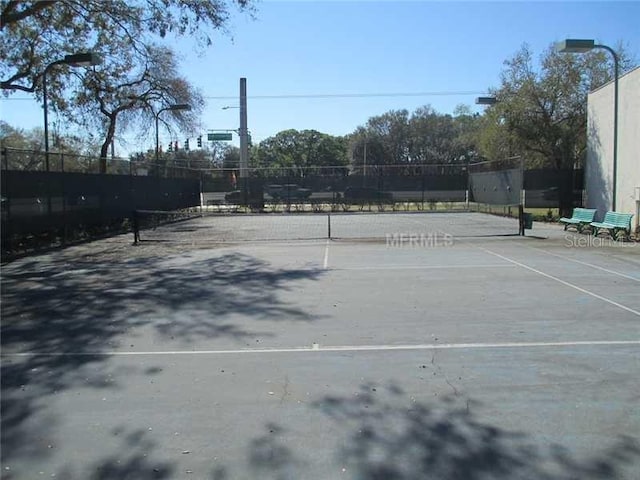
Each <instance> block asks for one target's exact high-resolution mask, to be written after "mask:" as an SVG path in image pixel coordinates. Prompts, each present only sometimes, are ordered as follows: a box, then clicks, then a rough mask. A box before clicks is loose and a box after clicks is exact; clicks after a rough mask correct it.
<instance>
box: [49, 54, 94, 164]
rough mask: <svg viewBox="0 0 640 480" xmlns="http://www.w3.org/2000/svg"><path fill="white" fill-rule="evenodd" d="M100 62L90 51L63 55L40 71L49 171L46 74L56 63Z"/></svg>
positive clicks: (79, 64) (88, 63)
mask: <svg viewBox="0 0 640 480" xmlns="http://www.w3.org/2000/svg"><path fill="white" fill-rule="evenodd" d="M100 63H102V58H101V57H100V56H99V55H97V54H95V53H92V52H83V53H74V54H72V55H65V57H64V58H63V59H61V60H56V61H55V62H52V63H50V64H49V65H47V66H46V67H45V69H44V72H42V104H43V108H44V158H45V169H46V171H47V172H48V171H49V104H48V99H47V74H48V73H49V70H51V69H52V68H53V67H55V66H56V65H71V66H72V67H88V66H91V65H98V64H100Z"/></svg>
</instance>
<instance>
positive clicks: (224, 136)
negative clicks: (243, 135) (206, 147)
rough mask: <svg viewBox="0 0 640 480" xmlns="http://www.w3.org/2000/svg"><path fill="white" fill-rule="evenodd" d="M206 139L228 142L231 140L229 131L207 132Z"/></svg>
mask: <svg viewBox="0 0 640 480" xmlns="http://www.w3.org/2000/svg"><path fill="white" fill-rule="evenodd" d="M207 140H209V141H210V142H228V141H230V140H233V135H232V134H231V133H208V134H207Z"/></svg>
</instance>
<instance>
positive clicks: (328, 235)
mask: <svg viewBox="0 0 640 480" xmlns="http://www.w3.org/2000/svg"><path fill="white" fill-rule="evenodd" d="M327 238H328V239H329V240H331V214H330V213H327Z"/></svg>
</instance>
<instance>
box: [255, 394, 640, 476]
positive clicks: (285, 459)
mask: <svg viewBox="0 0 640 480" xmlns="http://www.w3.org/2000/svg"><path fill="white" fill-rule="evenodd" d="M481 407H482V405H481V404H480V403H479V402H476V401H473V400H471V399H468V398H467V399H465V398H463V397H460V396H447V397H443V398H440V399H435V400H434V401H432V402H420V401H416V400H415V399H414V398H413V397H411V396H409V395H407V394H405V393H404V392H403V391H402V389H401V388H399V387H398V386H396V385H388V386H386V387H381V386H375V384H365V385H362V386H361V387H360V391H359V392H358V393H356V394H355V395H352V396H325V397H323V398H321V399H320V400H318V401H316V402H314V403H313V404H312V408H313V409H314V410H317V411H320V412H322V413H323V414H324V415H326V416H327V417H328V418H330V419H331V420H332V421H333V422H334V426H335V428H336V430H337V431H338V432H339V434H338V435H335V437H333V436H332V438H335V445H334V446H333V447H332V448H333V458H334V459H335V462H336V464H338V465H340V466H344V467H345V468H344V469H343V472H347V475H348V478H356V479H368V480H377V479H379V480H405V479H406V480H409V479H411V480H415V479H439V480H454V479H455V480H481V479H505V480H506V479H509V480H512V479H523V480H524V479H526V480H569V479H581V480H583V479H586V480H596V479H616V478H622V475H624V471H625V470H626V472H629V470H630V469H631V468H633V466H634V465H637V464H639V462H640V443H639V442H638V441H637V440H636V439H633V438H630V437H622V436H621V437H619V438H618V439H617V440H616V441H615V442H614V443H613V444H612V445H610V446H609V447H608V448H603V449H602V450H601V451H600V452H599V453H597V454H596V455H595V456H593V457H592V458H586V459H585V458H577V457H576V456H575V455H574V454H572V453H571V452H570V451H569V449H568V448H565V447H563V446H561V445H557V444H551V445H549V444H540V441H539V440H536V439H535V438H534V437H532V436H531V435H529V434H526V433H521V432H514V431H508V430H506V429H504V428H501V427H499V426H496V425H493V424H491V423H488V422H487V421H484V420H482V419H481V418H480V414H477V413H475V411H476V410H480V409H481ZM266 428H267V430H269V432H274V431H275V434H273V433H271V434H264V435H261V436H259V437H257V438H256V439H255V440H253V441H252V442H251V443H250V446H249V454H248V457H249V461H250V463H251V465H252V467H253V468H254V470H255V471H256V473H257V474H258V476H259V477H260V478H274V479H279V480H280V479H290V478H301V476H302V475H303V472H304V471H305V470H302V469H299V468H300V467H301V466H304V465H305V455H306V456H307V457H306V458H308V455H309V453H311V454H313V452H302V451H299V452H298V451H294V450H293V449H292V448H290V447H287V446H285V443H284V441H283V439H282V436H283V434H284V432H286V430H285V428H284V427H282V426H278V425H273V424H269V425H267V427H266ZM292 470H293V471H294V472H295V473H292ZM296 473H297V475H296ZM627 474H628V473H627ZM625 478H626V477H625Z"/></svg>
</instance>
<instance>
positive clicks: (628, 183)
mask: <svg viewBox="0 0 640 480" xmlns="http://www.w3.org/2000/svg"><path fill="white" fill-rule="evenodd" d="M613 104H614V84H613V82H611V83H608V84H607V85H605V86H603V87H602V88H599V89H598V90H595V91H593V92H591V93H590V94H589V98H588V120H587V122H588V124H587V126H588V128H587V163H586V166H585V184H586V195H587V207H589V208H597V209H598V215H596V218H597V219H601V218H602V217H603V216H604V214H605V212H606V211H607V210H611V206H612V193H613V111H614V107H613ZM617 177H618V182H617V194H616V211H618V212H625V213H633V214H634V215H635V217H634V220H633V224H632V226H634V227H636V228H637V226H638V216H639V215H640V212H639V211H638V208H640V202H637V200H636V195H638V193H637V192H636V189H640V68H636V69H635V70H632V71H631V72H629V73H627V74H625V75H623V76H621V77H620V78H619V80H618V175H617Z"/></svg>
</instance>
